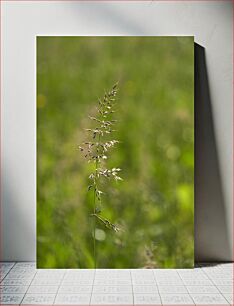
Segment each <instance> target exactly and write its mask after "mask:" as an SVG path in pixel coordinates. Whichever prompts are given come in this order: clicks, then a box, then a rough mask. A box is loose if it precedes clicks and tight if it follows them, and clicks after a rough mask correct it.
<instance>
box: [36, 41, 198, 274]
mask: <svg viewBox="0 0 234 306" xmlns="http://www.w3.org/2000/svg"><path fill="white" fill-rule="evenodd" d="M116 81H119V94H118V101H117V107H116V114H115V116H116V119H118V124H117V132H116V133H115V135H114V139H118V140H120V141H121V143H120V144H119V145H118V146H117V147H116V149H113V151H112V152H111V154H110V159H109V160H108V162H107V165H108V167H116V166H118V167H120V168H121V169H123V170H122V173H121V176H122V177H123V179H124V180H123V181H122V182H119V183H115V182H111V183H110V184H107V185H106V186H103V189H104V191H105V192H106V195H105V197H104V199H103V214H105V216H106V217H108V218H109V219H110V220H114V221H115V222H117V223H118V224H120V225H121V227H122V228H123V230H122V231H120V232H118V233H115V232H112V231H110V230H108V229H107V228H105V227H104V226H103V225H102V224H98V227H97V233H98V235H97V241H96V245H97V267H98V268H143V267H148V268H173V267H174V268H180V267H193V264H194V230H193V227H194V41H193V37H38V38H37V266H38V267H39V268H93V267H94V258H93V241H92V229H91V217H90V213H91V211H92V199H91V197H90V195H89V193H88V192H87V186H88V185H89V180H88V176H89V174H90V172H92V164H87V163H86V162H85V161H84V160H83V158H82V156H81V154H80V152H79V150H78V145H79V144H80V143H81V142H82V141H83V140H84V138H85V135H84V128H89V126H90V120H89V119H88V115H89V114H91V113H93V112H95V106H96V105H97V98H98V97H99V98H101V97H102V96H103V94H104V91H105V90H109V89H110V88H111V87H112V85H113V84H114V83H115V82H116Z"/></svg>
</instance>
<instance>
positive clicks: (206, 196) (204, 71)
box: [1, 1, 233, 261]
mask: <svg viewBox="0 0 234 306" xmlns="http://www.w3.org/2000/svg"><path fill="white" fill-rule="evenodd" d="M1 22H2V93H1V94H2V154H1V157H2V172H1V174H2V194H1V196H2V201H1V242H2V250H3V254H2V259H3V260H9V261H10V260H25V261H26V260H30V261H33V260H35V258H36V215H35V214H36V108H35V105H36V104H35V101H36V35H77V36H79V35H94V36H95V35H129V36H131V35H158V36H160V35H168V36H170V35H177V36H178V35H194V36H195V41H196V43H197V44H198V45H200V46H197V47H196V51H195V54H196V73H197V74H196V77H195V80H196V86H197V87H196V96H195V102H196V161H197V163H196V177H195V181H196V206H195V247H196V259H197V260H203V261H205V260H211V261H212V260H227V261H228V260H232V70H233V68H232V2H231V1H207V2H206V1H181V2H180V1H165V2H163V1H142V2H140V1H138V2H132V1H129V2H128V1H124V3H123V2H96V1H95V2H85V3H82V2H81V1H80V2H79V1H71V2H69V1H64V2H63V1H59V2H55V1H48V2H37V1H35V2H34V1H25V2H23V1H18V2H16V1H4V2H3V3H2V20H1ZM201 47H203V48H201Z"/></svg>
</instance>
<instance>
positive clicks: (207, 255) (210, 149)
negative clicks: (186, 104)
mask: <svg viewBox="0 0 234 306" xmlns="http://www.w3.org/2000/svg"><path fill="white" fill-rule="evenodd" d="M194 51H195V139H196V142H195V160H196V164H195V259H196V260H197V261H226V260H227V258H230V259H231V258H232V254H231V246H230V245H229V242H228V229H227V220H226V215H225V206H224V205H225V202H224V196H223V190H222V182H221V176H220V171H219V164H218V154H217V149H216V142H215V134H214V125H213V117H212V108H211V99H210V91H209V84H208V76H207V69H206V59H205V49H204V48H203V47H201V46H200V45H198V44H195V50H194Z"/></svg>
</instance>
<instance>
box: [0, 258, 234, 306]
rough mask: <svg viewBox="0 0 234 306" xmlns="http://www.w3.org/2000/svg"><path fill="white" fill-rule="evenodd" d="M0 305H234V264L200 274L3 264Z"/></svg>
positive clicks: (213, 266)
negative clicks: (48, 267) (46, 267)
mask: <svg viewBox="0 0 234 306" xmlns="http://www.w3.org/2000/svg"><path fill="white" fill-rule="evenodd" d="M0 277H1V284H0V304H1V305H15V304H16V305H36V304H37V305H125V306H126V305H232V304H233V264H232V263H226V264H225V263H217V264H214V263H212V264H208V263H206V264H198V265H197V267H196V268H195V269H150V270H146V269H138V270H137V269H127V270H120V269H119V270H117V269H115V270H108V269H98V270H83V269H60V270H59V269H36V264H35V263H32V262H2V263H0Z"/></svg>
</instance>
